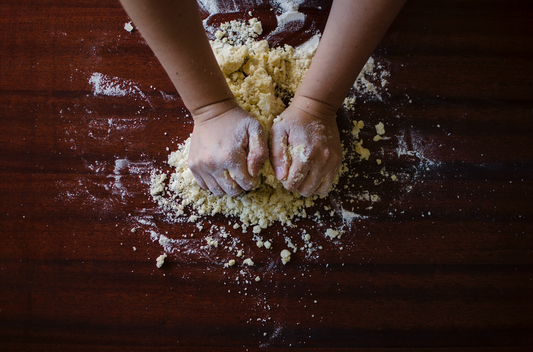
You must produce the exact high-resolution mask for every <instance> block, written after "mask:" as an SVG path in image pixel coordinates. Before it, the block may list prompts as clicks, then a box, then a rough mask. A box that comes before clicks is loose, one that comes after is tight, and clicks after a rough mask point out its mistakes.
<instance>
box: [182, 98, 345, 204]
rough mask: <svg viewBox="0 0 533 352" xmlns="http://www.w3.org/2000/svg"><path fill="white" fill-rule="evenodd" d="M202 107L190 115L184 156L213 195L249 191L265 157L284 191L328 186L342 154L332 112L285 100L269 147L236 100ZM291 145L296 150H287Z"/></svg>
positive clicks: (313, 191)
mask: <svg viewBox="0 0 533 352" xmlns="http://www.w3.org/2000/svg"><path fill="white" fill-rule="evenodd" d="M208 110H209V109H208ZM208 110H207V111H204V112H203V113H202V115H203V116H195V126H194V131H193V134H192V137H191V146H190V151H189V160H188V163H189V168H190V170H191V172H192V173H193V175H194V177H195V178H196V181H197V182H198V184H199V185H200V187H202V188H203V189H209V190H210V191H211V192H212V193H213V194H214V195H215V196H223V195H224V194H228V195H230V196H237V195H239V194H240V193H241V192H242V191H243V190H244V191H250V190H252V189H254V188H255V187H256V186H257V184H258V182H259V169H260V168H261V166H262V165H263V163H264V162H265V160H266V159H267V158H269V157H270V161H271V163H272V167H273V168H274V170H275V172H276V177H277V179H278V180H280V181H281V182H282V184H283V186H284V187H285V188H286V189H287V190H289V191H298V192H299V193H300V194H301V195H302V196H304V197H308V196H311V195H312V194H318V195H324V194H326V193H327V191H328V190H329V188H330V187H331V184H332V182H333V180H334V178H335V176H336V174H337V172H338V170H339V167H340V163H341V160H342V151H341V145H340V137H339V131H338V128H337V124H336V121H335V115H334V114H333V115H332V114H331V113H330V114H328V113H325V112H324V111H321V110H320V109H310V110H309V109H301V108H299V107H297V106H293V105H292V104H291V105H290V106H289V107H288V108H287V109H286V110H285V111H284V112H283V113H282V114H281V116H280V117H281V119H280V121H278V122H277V123H275V124H274V126H273V127H272V130H271V136H270V149H269V145H268V142H267V138H266V133H265V131H264V129H263V127H262V126H261V124H260V123H259V122H258V121H257V120H256V119H254V118H253V117H252V116H250V114H249V113H248V112H246V111H245V110H244V109H242V108H241V107H239V106H238V104H237V103H236V102H234V103H232V104H230V105H229V106H228V105H226V107H224V108H223V109H222V110H220V109H218V110H217V108H216V107H214V110H215V111H216V112H215V113H214V114H211V115H209V111H208ZM327 115H330V116H327ZM291 149H292V150H298V152H297V153H292V154H293V155H292V156H291V155H290V153H289V151H290V150H291ZM269 150H270V153H269Z"/></svg>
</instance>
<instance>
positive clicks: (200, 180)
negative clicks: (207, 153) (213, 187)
mask: <svg viewBox="0 0 533 352" xmlns="http://www.w3.org/2000/svg"><path fill="white" fill-rule="evenodd" d="M189 170H191V173H192V175H193V176H194V179H195V180H196V183H198V186H200V188H202V189H205V190H208V189H209V187H207V184H206V183H205V181H204V179H203V178H202V176H201V175H200V174H199V173H197V172H195V171H194V170H193V169H191V168H189Z"/></svg>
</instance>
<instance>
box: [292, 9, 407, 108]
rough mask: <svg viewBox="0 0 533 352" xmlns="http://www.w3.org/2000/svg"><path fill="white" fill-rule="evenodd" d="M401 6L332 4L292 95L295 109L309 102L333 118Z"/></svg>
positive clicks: (303, 106)
mask: <svg viewBox="0 0 533 352" xmlns="http://www.w3.org/2000/svg"><path fill="white" fill-rule="evenodd" d="M404 3H405V0H334V1H333V6H332V8H331V12H330V15H329V18H328V22H327V24H326V28H325V30H324V35H323V37H322V40H321V42H320V45H319V46H318V50H317V53H316V55H315V57H314V59H313V62H312V64H311V67H310V68H309V71H308V72H307V75H306V76H305V78H304V80H303V82H302V84H301V85H300V88H299V89H298V91H297V92H296V96H295V98H294V103H295V105H296V107H299V108H305V106H306V105H307V104H308V102H309V100H310V99H311V100H314V101H316V104H317V105H322V107H321V109H323V110H329V112H330V113H333V114H334V113H335V112H336V111H337V109H338V108H339V107H340V105H341V104H342V101H343V100H344V98H345V97H346V94H347V93H348V91H349V90H350V87H351V86H352V85H353V83H354V82H355V80H356V78H357V76H358V74H359V72H360V71H361V69H362V68H363V66H364V64H365V63H366V61H367V60H368V58H369V56H370V55H371V54H372V52H373V51H374V48H375V47H376V45H377V44H378V43H379V41H380V40H381V38H382V37H383V35H384V34H385V32H386V31H387V29H388V28H389V26H390V24H391V23H392V21H393V20H394V18H395V17H396V15H397V14H398V12H399V11H400V9H401V7H402V6H403V4H404ZM302 97H305V98H307V99H302ZM321 103H322V104H321ZM312 104H313V103H312Z"/></svg>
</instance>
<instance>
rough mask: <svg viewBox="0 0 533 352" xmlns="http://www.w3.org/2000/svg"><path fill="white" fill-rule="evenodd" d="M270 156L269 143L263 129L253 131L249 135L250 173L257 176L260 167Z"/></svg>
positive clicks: (248, 162)
mask: <svg viewBox="0 0 533 352" xmlns="http://www.w3.org/2000/svg"><path fill="white" fill-rule="evenodd" d="M267 158H268V145H267V142H266V138H265V134H264V132H263V129H262V128H261V129H258V130H257V131H251V132H250V134H249V137H248V156H247V159H246V162H247V165H248V173H249V174H250V176H252V177H257V175H258V174H259V169H261V166H262V165H263V163H264V162H265V160H266V159H267Z"/></svg>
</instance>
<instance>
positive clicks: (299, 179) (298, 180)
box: [283, 160, 309, 192]
mask: <svg viewBox="0 0 533 352" xmlns="http://www.w3.org/2000/svg"><path fill="white" fill-rule="evenodd" d="M304 166H305V164H302V163H301V162H298V161H296V160H295V161H293V163H292V165H291V168H290V170H289V176H288V177H287V180H286V181H284V182H283V186H284V187H285V188H286V189H287V190H288V191H291V192H292V191H295V190H297V189H298V188H300V186H301V184H302V183H303V182H304V180H305V179H306V178H307V176H308V173H309V170H308V168H304Z"/></svg>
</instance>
